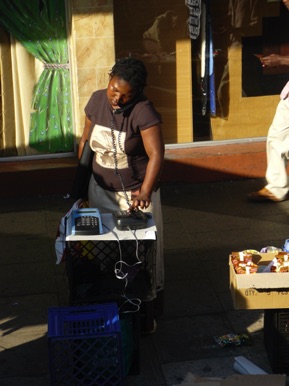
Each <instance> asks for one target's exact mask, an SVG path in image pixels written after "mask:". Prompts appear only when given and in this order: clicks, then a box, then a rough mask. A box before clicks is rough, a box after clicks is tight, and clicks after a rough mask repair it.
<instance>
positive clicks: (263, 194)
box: [248, 188, 286, 202]
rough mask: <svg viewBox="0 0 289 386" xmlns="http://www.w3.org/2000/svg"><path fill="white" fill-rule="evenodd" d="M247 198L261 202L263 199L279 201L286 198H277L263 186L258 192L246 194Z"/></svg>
mask: <svg viewBox="0 0 289 386" xmlns="http://www.w3.org/2000/svg"><path fill="white" fill-rule="evenodd" d="M248 198H249V200H251V201H258V202H263V201H273V202H281V201H284V200H286V197H285V198H277V197H276V196H274V194H272V193H271V192H270V191H269V190H268V189H266V188H263V189H261V190H258V192H253V193H250V194H248Z"/></svg>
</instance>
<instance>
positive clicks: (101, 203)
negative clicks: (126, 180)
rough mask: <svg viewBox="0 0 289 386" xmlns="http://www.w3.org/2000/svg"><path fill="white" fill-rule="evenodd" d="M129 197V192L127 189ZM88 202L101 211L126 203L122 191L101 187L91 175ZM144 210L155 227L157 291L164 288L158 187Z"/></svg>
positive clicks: (120, 207) (161, 222)
mask: <svg viewBox="0 0 289 386" xmlns="http://www.w3.org/2000/svg"><path fill="white" fill-rule="evenodd" d="M127 194H128V198H129V199H131V192H130V191H127ZM88 202H89V206H90V207H92V208H98V209H99V211H100V212H101V213H111V212H112V211H114V210H119V209H122V210H126V209H128V205H127V202H126V198H125V194H124V193H123V192H110V191H108V190H104V189H102V188H101V187H100V186H99V185H98V184H97V183H96V181H95V179H94V177H93V176H91V179H90V182H89V188H88ZM143 211H144V212H151V213H152V215H153V218H154V222H155V225H156V228H157V252H156V287H157V291H159V290H163V289H164V255H163V216H162V206H161V196H160V189H158V190H157V191H156V192H153V194H152V197H151V204H150V206H149V207H148V208H146V209H144V210H143Z"/></svg>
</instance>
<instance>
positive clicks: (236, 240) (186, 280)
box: [0, 179, 289, 386]
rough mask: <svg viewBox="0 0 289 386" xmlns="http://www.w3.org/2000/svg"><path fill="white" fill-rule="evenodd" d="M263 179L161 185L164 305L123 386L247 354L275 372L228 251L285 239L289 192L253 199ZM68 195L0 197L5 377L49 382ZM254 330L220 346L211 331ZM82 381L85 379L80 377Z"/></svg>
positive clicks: (62, 301) (179, 375) (158, 385)
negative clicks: (238, 300) (58, 243)
mask: <svg viewBox="0 0 289 386" xmlns="http://www.w3.org/2000/svg"><path fill="white" fill-rule="evenodd" d="M262 186H263V180H261V179H257V180H241V181H226V182H217V183H201V184H174V183H170V184H169V183H168V184H164V185H163V186H162V203H163V216H164V233H165V239H164V245H165V275H166V279H165V309H164V314H163V315H162V316H161V317H159V318H158V320H157V324H158V327H157V331H156V332H155V334H153V335H149V336H142V337H141V340H140V358H141V371H140V374H138V375H130V376H128V377H127V379H126V386H172V385H176V384H180V383H182V381H183V380H184V379H185V377H186V376H187V375H188V374H190V373H193V374H198V375H201V376H209V377H210V376H221V377H226V376H228V375H231V374H234V373H235V372H234V370H233V363H234V358H235V356H238V355H243V356H245V357H246V358H248V359H249V360H251V361H252V362H254V363H255V364H256V365H257V366H259V367H261V368H263V369H264V370H265V371H267V372H270V371H271V369H270V365H269V363H268V359H267V353H266V351H265V348H264V342H263V310H234V308H233V304H232V299H231V295H230V291H229V276H228V256H229V253H230V252H231V251H233V250H234V251H236V250H244V249H257V250H260V249H261V248H262V247H265V246H268V245H274V246H276V247H280V246H282V245H283V243H284V240H285V239H287V238H289V227H288V216H289V201H285V202H282V203H278V204H276V203H262V204H261V203H258V204H255V203H250V202H248V201H247V200H246V195H247V194H248V193H249V192H251V191H252V190H255V189H258V188H261V187H262ZM70 206H71V201H70V200H69V199H65V198H64V197H63V196H47V197H46V196H39V197H26V198H21V197H20V198H13V199H2V201H1V204H0V223H1V236H0V242H1V244H0V245H1V249H0V251H1V252H0V328H1V331H0V334H1V335H0V336H1V339H0V385H1V386H48V385H50V379H49V368H48V364H49V359H48V346H47V309H48V307H50V306H63V305H68V285H67V279H66V274H65V265H56V264H55V261H56V257H55V252H54V240H55V236H56V230H57V226H58V222H59V221H60V218H61V217H62V216H63V215H64V214H65V213H66V211H67V210H68V209H69V208H70ZM232 332H233V333H244V332H246V333H248V334H250V336H251V338H252V345H251V346H240V347H235V348H232V347H231V348H222V347H220V346H219V345H218V344H217V343H216V342H215V340H214V337H215V336H220V335H223V334H228V333H232ZM79 386H81V385H79Z"/></svg>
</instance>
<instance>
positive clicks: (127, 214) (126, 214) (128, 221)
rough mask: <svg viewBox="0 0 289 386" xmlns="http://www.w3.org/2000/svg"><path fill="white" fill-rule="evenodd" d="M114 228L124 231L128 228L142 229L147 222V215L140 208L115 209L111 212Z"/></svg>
mask: <svg viewBox="0 0 289 386" xmlns="http://www.w3.org/2000/svg"><path fill="white" fill-rule="evenodd" d="M112 216H113V219H114V222H115V225H116V228H117V229H118V230H121V231H124V230H128V229H133V230H136V229H143V228H145V227H146V225H147V223H148V216H147V215H146V214H145V213H144V212H142V211H141V210H133V211H127V210H116V211H114V212H113V213H112Z"/></svg>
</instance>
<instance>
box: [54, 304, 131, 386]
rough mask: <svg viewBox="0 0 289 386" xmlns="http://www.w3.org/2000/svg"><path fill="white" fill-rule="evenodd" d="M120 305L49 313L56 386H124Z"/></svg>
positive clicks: (70, 308)
mask: <svg viewBox="0 0 289 386" xmlns="http://www.w3.org/2000/svg"><path fill="white" fill-rule="evenodd" d="M120 335H121V332H120V322H119V316H118V309H117V304H115V303H107V304H96V305H89V306H80V307H79V306H78V307H53V308H50V309H49V311H48V342H49V360H50V376H51V384H52V385H53V386H60V385H61V386H66V385H67V386H79V385H85V386H88V385H91V386H92V385H93V386H122V385H123V378H124V377H123V364H122V363H123V361H122V355H121V336H120Z"/></svg>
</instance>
